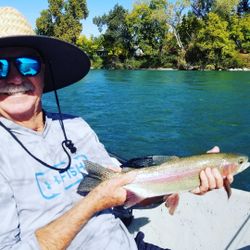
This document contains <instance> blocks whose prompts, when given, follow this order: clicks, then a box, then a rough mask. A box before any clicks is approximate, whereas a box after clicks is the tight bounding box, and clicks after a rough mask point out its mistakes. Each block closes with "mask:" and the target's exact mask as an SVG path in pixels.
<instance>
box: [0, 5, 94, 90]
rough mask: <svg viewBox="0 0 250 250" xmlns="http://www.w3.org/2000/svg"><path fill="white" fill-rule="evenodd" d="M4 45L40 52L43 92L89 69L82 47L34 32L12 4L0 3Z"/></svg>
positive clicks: (0, 35) (1, 43) (78, 77)
mask: <svg viewBox="0 0 250 250" xmlns="http://www.w3.org/2000/svg"><path fill="white" fill-rule="evenodd" d="M3 47H29V48H33V49H35V50H37V51H38V52H39V54H40V55H41V57H42V58H43V60H44V62H45V80H44V81H45V82H44V93H46V92H49V91H52V90H54V89H60V88H63V87H66V86H68V85H70V84H73V83H75V82H77V81H79V80H81V79H82V78H83V77H84V76H85V75H86V74H87V73H88V72H89V69H90V60H89V58H88V56H87V55H86V54H85V53H84V52H83V51H82V50H81V49H79V48H77V47H76V46H74V45H72V44H70V43H67V42H64V41H62V40H59V39H56V38H52V37H48V36H40V35H36V34H35V32H34V31H33V29H32V27H31V25H30V24H29V23H28V21H27V20H26V18H25V17H24V16H23V15H22V14H21V13H20V12H19V11H17V10H16V9H14V8H12V7H0V48H3ZM51 71H52V72H51ZM52 74H53V75H52ZM53 81H54V83H53Z"/></svg>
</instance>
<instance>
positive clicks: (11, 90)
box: [0, 82, 34, 94]
mask: <svg viewBox="0 0 250 250" xmlns="http://www.w3.org/2000/svg"><path fill="white" fill-rule="evenodd" d="M30 90H31V91H32V90H34V86H33V85H32V84H31V83H26V82H24V83H23V84H21V85H13V84H8V85H5V86H1V87H0V93H2V94H15V93H19V92H26V91H30Z"/></svg>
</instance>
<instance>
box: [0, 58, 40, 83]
mask: <svg viewBox="0 0 250 250" xmlns="http://www.w3.org/2000/svg"><path fill="white" fill-rule="evenodd" d="M11 62H13V63H14V65H15V67H16V69H17V70H18V72H19V73H20V74H21V75H22V76H35V75H37V74H38V73H39V72H40V70H41V61H40V60H39V59H38V58H35V57H26V56H23V57H15V58H0V79H4V78H7V77H8V74H9V72H10V64H11Z"/></svg>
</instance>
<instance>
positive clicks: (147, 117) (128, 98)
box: [43, 70, 250, 191]
mask: <svg viewBox="0 0 250 250" xmlns="http://www.w3.org/2000/svg"><path fill="white" fill-rule="evenodd" d="M249 79H250V72H190V71H189V72H185V71H150V70H145V71H142V70H140V71H104V70H92V71H91V72H90V73H89V74H88V75H87V77H85V79H83V80H82V81H81V82H79V83H77V84H74V85H72V86H70V87H67V88H65V89H62V90H60V91H59V96H60V100H61V108H62V110H63V112H64V113H70V114H74V115H79V116H82V117H83V118H84V119H85V120H86V121H87V122H88V123H89V124H90V125H91V126H92V128H93V129H94V130H95V131H96V132H97V134H98V135H99V138H100V140H101V141H102V142H103V143H104V145H105V146H106V148H107V149H108V150H109V151H111V152H114V153H116V154H118V155H120V156H121V157H124V158H127V159H129V158H132V157H138V156H144V155H152V154H167V155H180V156H185V155H192V154H199V153H202V152H205V151H206V150H207V149H209V148H211V147H212V146H214V145H219V146H220V147H221V150H222V151H225V152H240V153H245V154H247V155H249V156H250V126H249V125H250V116H249V111H250V102H249V96H250V82H249V81H250V80H249ZM51 95H52V94H50V93H49V94H46V95H45V97H44V100H43V101H44V105H45V107H46V109H47V110H53V111H55V110H56V109H55V103H54V98H52V96H53V95H52V96H51ZM249 179H250V169H248V170H247V171H245V172H244V173H243V174H240V175H238V176H237V177H236V178H235V182H234V186H235V187H240V188H244V189H246V190H248V191H250V181H249Z"/></svg>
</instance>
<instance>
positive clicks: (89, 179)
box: [77, 160, 116, 195]
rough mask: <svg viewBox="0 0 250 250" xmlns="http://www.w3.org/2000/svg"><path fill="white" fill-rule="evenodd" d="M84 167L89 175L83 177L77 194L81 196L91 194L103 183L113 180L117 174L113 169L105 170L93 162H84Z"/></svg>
mask: <svg viewBox="0 0 250 250" xmlns="http://www.w3.org/2000/svg"><path fill="white" fill-rule="evenodd" d="M84 165H85V169H86V171H87V172H88V174H87V175H85V176H84V177H83V179H82V181H81V182H80V184H79V186H78V189H77V193H78V194H81V195H84V194H85V193H87V192H90V191H91V190H92V189H94V188H95V187H96V186H98V185H99V184H100V183H101V182H102V181H104V180H107V179H109V178H111V177H112V176H113V175H114V174H115V173H116V172H115V171H113V170H111V169H108V168H105V167H103V166H101V165H99V164H97V163H94V162H91V161H87V160H86V161H84Z"/></svg>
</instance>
